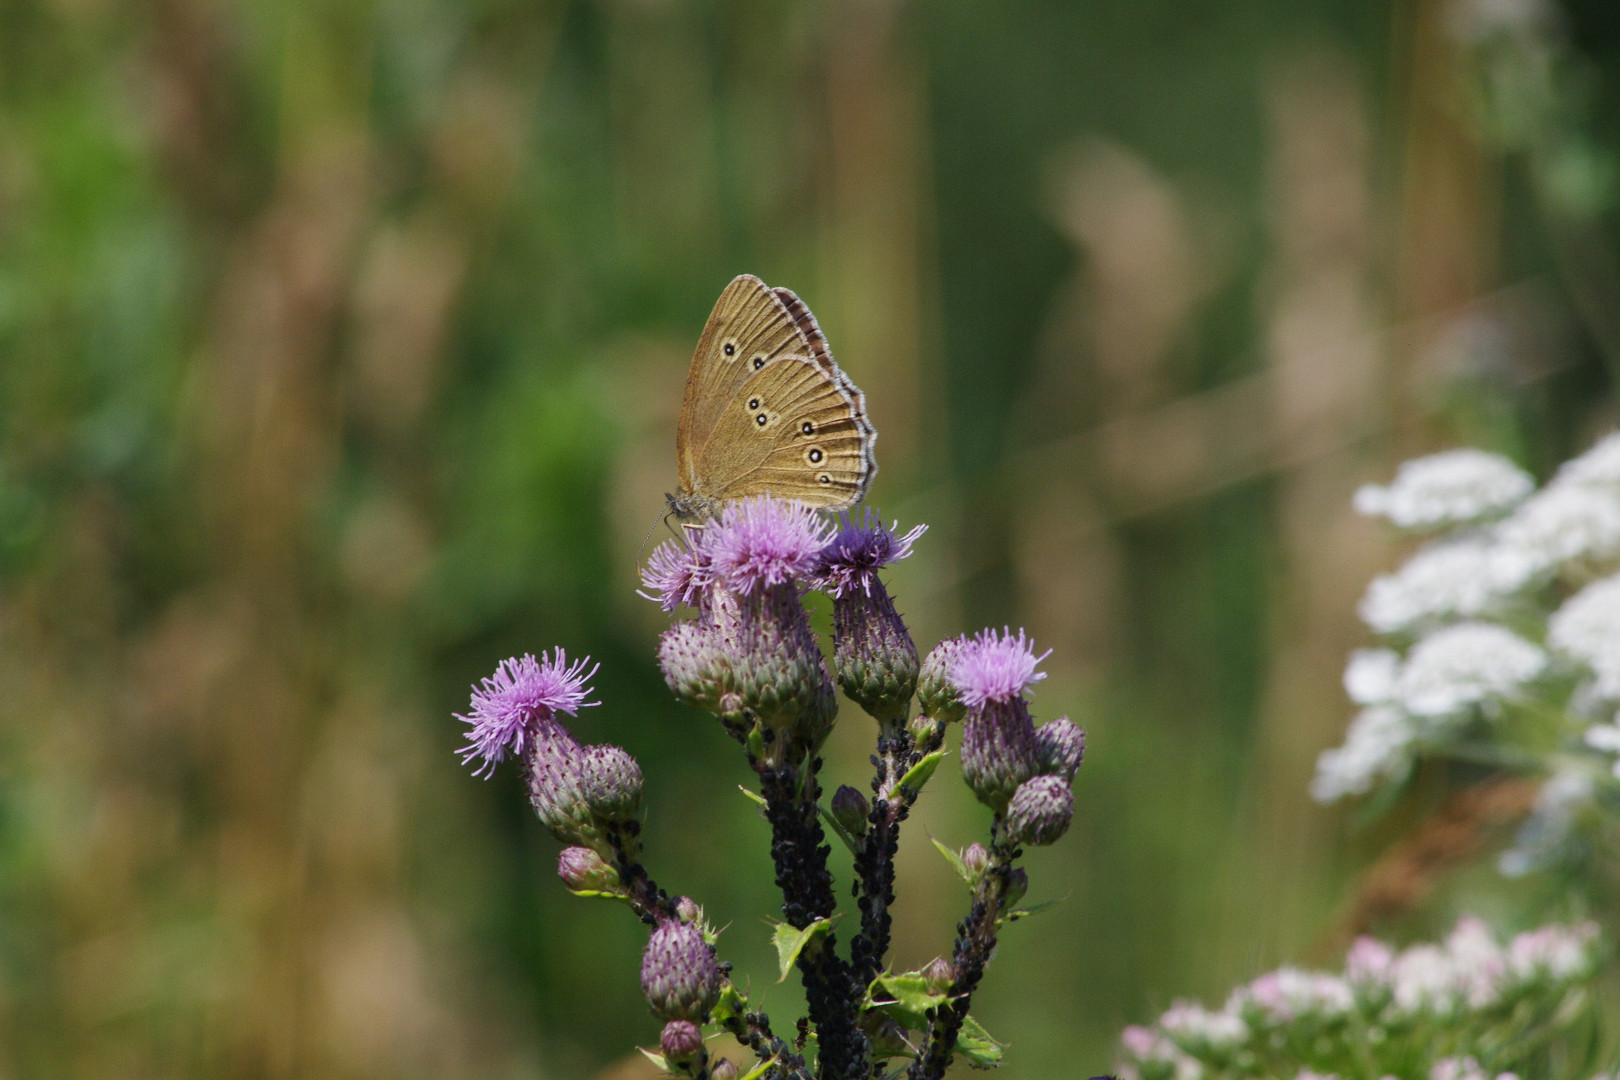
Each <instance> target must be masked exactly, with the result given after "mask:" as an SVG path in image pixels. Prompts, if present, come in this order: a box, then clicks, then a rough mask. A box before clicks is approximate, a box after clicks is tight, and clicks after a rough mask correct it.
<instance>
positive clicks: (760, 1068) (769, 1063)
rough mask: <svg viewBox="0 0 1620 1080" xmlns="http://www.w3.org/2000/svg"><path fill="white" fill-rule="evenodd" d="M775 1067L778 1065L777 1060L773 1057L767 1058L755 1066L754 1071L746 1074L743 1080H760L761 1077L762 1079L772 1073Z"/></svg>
mask: <svg viewBox="0 0 1620 1080" xmlns="http://www.w3.org/2000/svg"><path fill="white" fill-rule="evenodd" d="M775 1065H776V1058H775V1056H774V1055H773V1056H772V1057H769V1058H767V1059H766V1060H764V1061H762V1062H760V1063H759V1064H758V1065H755V1066H754V1067H753V1068H752V1069H749V1070H748V1071H747V1072H746V1073H744V1074H743V1077H742V1080H759V1078H760V1077H762V1076H764V1075H765V1074H766V1073H768V1072H770V1071H771V1069H772V1068H774V1067H775Z"/></svg>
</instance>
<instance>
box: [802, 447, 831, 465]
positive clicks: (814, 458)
mask: <svg viewBox="0 0 1620 1080" xmlns="http://www.w3.org/2000/svg"><path fill="white" fill-rule="evenodd" d="M804 456H805V457H807V458H809V459H810V464H812V465H820V464H821V459H822V458H824V457H826V456H827V455H826V454H823V453H822V452H821V447H819V446H812V447H811V448H810V449H809V450H807V451H806V452H805V455H804Z"/></svg>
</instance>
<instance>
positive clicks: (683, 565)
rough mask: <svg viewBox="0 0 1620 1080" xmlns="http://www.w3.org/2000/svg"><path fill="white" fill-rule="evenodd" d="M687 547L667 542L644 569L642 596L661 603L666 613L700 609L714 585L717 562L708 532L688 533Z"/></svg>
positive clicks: (698, 530)
mask: <svg viewBox="0 0 1620 1080" xmlns="http://www.w3.org/2000/svg"><path fill="white" fill-rule="evenodd" d="M685 533H686V537H685V543H681V542H678V541H675V540H665V541H664V542H663V543H662V544H659V545H658V546H657V547H656V548H654V549H653V553H652V555H651V556H649V557H648V559H647V565H646V566H644V567H642V569H641V583H642V585H643V586H645V587H646V589H647V591H646V592H643V593H642V594H641V595H642V596H645V597H646V598H647V599H649V600H656V601H658V606H659V607H661V608H663V609H664V610H665V611H674V610H675V609H676V608H677V607H680V606H681V605H682V604H685V605H686V606H687V607H700V606H702V603H703V597H704V594H705V593H706V592H707V591H708V589H709V586H710V585H712V584H713V583H714V567H713V560H712V559H711V558H710V555H709V550H708V545H707V543H706V542H705V539H704V538H705V536H706V530H704V529H697V528H687V529H685Z"/></svg>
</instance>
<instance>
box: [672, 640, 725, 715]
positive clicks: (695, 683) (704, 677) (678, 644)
mask: <svg viewBox="0 0 1620 1080" xmlns="http://www.w3.org/2000/svg"><path fill="white" fill-rule="evenodd" d="M658 667H659V668H660V669H661V670H662V671H663V673H664V681H665V682H666V683H668V684H669V688H670V690H671V691H673V692H674V694H675V696H676V697H677V698H679V699H680V700H681V701H683V702H685V703H686V704H688V705H696V706H697V707H698V708H700V709H707V710H708V711H709V712H712V713H719V714H722V715H724V714H725V713H728V712H735V711H736V710H737V708H740V699H739V698H737V695H736V693H735V689H734V687H733V681H734V680H733V677H732V658H731V656H730V654H729V653H728V652H727V650H726V648H725V641H724V639H723V637H722V636H721V634H720V633H719V632H718V631H717V630H715V629H714V628H713V627H711V626H706V625H703V624H700V623H696V622H678V623H676V624H675V625H673V626H671V627H670V628H669V629H668V630H665V631H664V632H663V634H662V635H660V636H659V638H658ZM728 699H729V700H728Z"/></svg>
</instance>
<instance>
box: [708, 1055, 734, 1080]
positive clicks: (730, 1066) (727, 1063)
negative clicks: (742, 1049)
mask: <svg viewBox="0 0 1620 1080" xmlns="http://www.w3.org/2000/svg"><path fill="white" fill-rule="evenodd" d="M709 1075H710V1076H711V1077H712V1078H713V1080H737V1077H739V1076H741V1075H742V1070H741V1069H739V1068H737V1063H736V1062H735V1061H732V1060H731V1059H730V1058H721V1059H720V1060H719V1061H716V1062H714V1063H713V1064H711V1065H710V1066H709Z"/></svg>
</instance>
